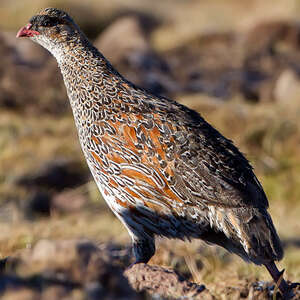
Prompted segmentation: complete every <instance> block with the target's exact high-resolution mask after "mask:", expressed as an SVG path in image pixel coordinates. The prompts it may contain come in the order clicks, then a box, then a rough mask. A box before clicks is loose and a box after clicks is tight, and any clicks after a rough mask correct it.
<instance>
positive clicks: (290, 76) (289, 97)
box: [274, 69, 300, 105]
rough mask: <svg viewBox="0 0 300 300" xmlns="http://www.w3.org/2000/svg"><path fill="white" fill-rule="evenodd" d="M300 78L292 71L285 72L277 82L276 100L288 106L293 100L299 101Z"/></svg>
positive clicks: (275, 88)
mask: <svg viewBox="0 0 300 300" xmlns="http://www.w3.org/2000/svg"><path fill="white" fill-rule="evenodd" d="M299 95H300V78H299V77H298V76H297V75H296V74H295V72H293V71H292V70H291V69H287V70H284V71H283V72H282V73H281V74H280V75H279V77H278V79H277V80H276V82H275V87H274V99H275V101H276V102H278V103H281V104H283V105H287V104H289V103H291V102H293V100H296V101H299Z"/></svg>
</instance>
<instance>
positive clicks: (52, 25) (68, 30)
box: [17, 8, 82, 52]
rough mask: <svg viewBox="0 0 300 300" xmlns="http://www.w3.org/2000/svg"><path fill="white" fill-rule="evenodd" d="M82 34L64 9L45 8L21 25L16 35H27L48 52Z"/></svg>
mask: <svg viewBox="0 0 300 300" xmlns="http://www.w3.org/2000/svg"><path fill="white" fill-rule="evenodd" d="M81 35H82V33H81V31H80V29H79V27H78V26H77V25H76V24H75V22H74V21H73V19H72V18H71V17H70V16H69V15H68V14H67V13H65V12H64V11H62V10H59V9H56V8H46V9H43V10H42V11H41V12H39V13H38V14H37V15H35V16H33V17H32V18H31V19H30V20H29V23H28V24H27V25H26V26H24V27H22V28H21V29H20V30H19V31H18V33H17V37H29V38H30V39H31V40H33V41H35V42H36V43H38V44H40V45H42V46H43V47H45V48H46V49H48V50H49V51H50V52H52V51H51V49H53V48H55V47H56V46H58V45H60V44H63V43H66V42H75V41H76V39H80V36H81Z"/></svg>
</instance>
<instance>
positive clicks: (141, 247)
mask: <svg viewBox="0 0 300 300" xmlns="http://www.w3.org/2000/svg"><path fill="white" fill-rule="evenodd" d="M132 246H133V254H134V256H135V259H136V261H135V264H137V263H145V264H146V263H147V262H148V261H149V260H150V258H151V257H152V256H153V255H154V253H155V241H154V238H152V239H135V240H133V245H132Z"/></svg>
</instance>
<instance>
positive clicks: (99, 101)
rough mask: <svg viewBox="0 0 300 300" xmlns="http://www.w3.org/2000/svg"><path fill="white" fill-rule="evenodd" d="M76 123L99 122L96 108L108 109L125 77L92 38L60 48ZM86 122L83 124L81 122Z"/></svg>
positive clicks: (60, 65)
mask: <svg viewBox="0 0 300 300" xmlns="http://www.w3.org/2000/svg"><path fill="white" fill-rule="evenodd" d="M56 51H57V52H56V53H53V54H54V55H55V57H56V59H57V61H58V64H59V67H60V69H61V73H62V75H63V79H64V82H65V86H66V89H67V93H68V97H69V100H70V103H71V106H72V110H73V114H74V117H75V121H76V124H77V125H79V123H80V124H81V123H82V122H85V121H91V122H93V121H95V120H94V118H97V117H98V116H97V114H95V113H94V111H95V110H96V107H97V110H98V111H100V110H107V109H108V106H109V103H108V102H107V101H106V100H107V99H109V98H111V97H112V93H113V91H115V90H116V84H117V82H120V81H122V80H123V78H122V77H121V76H120V75H119V74H118V73H117V71H115V70H114V69H113V67H112V66H111V65H110V63H109V62H108V61H107V60H106V58H105V57H104V56H103V55H102V54H101V53H100V52H99V51H98V50H97V49H96V48H95V47H94V46H93V45H92V44H91V43H89V42H88V41H85V42H84V43H77V44H73V45H68V46H67V47H64V49H59V50H58V49H56ZM81 125H82V124H81Z"/></svg>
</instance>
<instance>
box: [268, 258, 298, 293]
mask: <svg viewBox="0 0 300 300" xmlns="http://www.w3.org/2000/svg"><path fill="white" fill-rule="evenodd" d="M265 267H266V268H267V270H268V271H269V273H270V274H271V276H272V278H273V279H274V281H275V283H276V284H278V288H279V290H280V292H281V294H282V296H283V298H284V299H291V298H292V297H293V291H292V289H293V287H294V286H293V284H292V285H290V286H289V285H288V284H287V282H286V281H285V280H284V278H283V272H284V270H282V271H281V272H279V270H278V269H277V267H276V265H275V263H274V262H273V261H272V262H270V263H267V264H265Z"/></svg>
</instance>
